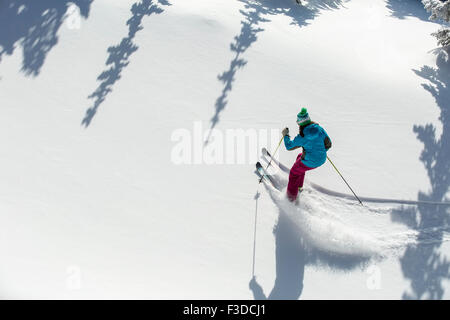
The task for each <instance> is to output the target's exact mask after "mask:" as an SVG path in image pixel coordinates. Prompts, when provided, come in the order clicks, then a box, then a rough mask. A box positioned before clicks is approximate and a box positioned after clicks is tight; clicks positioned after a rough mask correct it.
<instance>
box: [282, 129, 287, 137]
mask: <svg viewBox="0 0 450 320" xmlns="http://www.w3.org/2000/svg"><path fill="white" fill-rule="evenodd" d="M281 134H282V135H283V137H284V136H288V135H289V128H287V127H286V128H284V129H283V131H281Z"/></svg>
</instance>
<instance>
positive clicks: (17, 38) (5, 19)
mask: <svg viewBox="0 0 450 320" xmlns="http://www.w3.org/2000/svg"><path fill="white" fill-rule="evenodd" d="M92 1H93V0H2V1H0V62H1V60H2V57H3V55H12V54H13V53H14V51H15V50H16V48H17V47H18V46H19V45H20V47H21V48H22V51H23V62H22V71H23V72H24V73H25V74H26V75H27V76H34V77H36V76H37V75H39V73H40V71H41V68H42V66H43V65H44V62H45V59H46V57H47V54H48V53H49V52H50V50H51V49H52V48H53V47H54V46H55V45H56V44H57V43H58V36H57V34H58V30H59V29H60V27H61V26H62V25H63V23H64V20H65V19H66V18H67V13H68V8H69V7H70V6H71V5H72V6H73V5H75V6H76V8H77V10H78V11H79V15H80V16H81V17H84V18H88V16H89V11H90V7H91V3H92Z"/></svg>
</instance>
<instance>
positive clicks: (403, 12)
mask: <svg viewBox="0 0 450 320" xmlns="http://www.w3.org/2000/svg"><path fill="white" fill-rule="evenodd" d="M386 5H387V8H388V9H389V10H390V11H391V14H392V16H393V17H396V18H399V19H405V18H406V17H416V18H419V19H420V20H423V21H428V17H429V16H430V14H429V13H427V11H426V10H425V7H424V5H423V3H422V1H421V0H387V1H386Z"/></svg>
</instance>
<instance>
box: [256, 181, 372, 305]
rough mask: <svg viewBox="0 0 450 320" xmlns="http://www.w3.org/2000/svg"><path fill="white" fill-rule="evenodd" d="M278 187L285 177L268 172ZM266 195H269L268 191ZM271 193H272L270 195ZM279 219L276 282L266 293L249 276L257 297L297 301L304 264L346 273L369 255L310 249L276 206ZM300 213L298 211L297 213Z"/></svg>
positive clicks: (301, 284) (301, 288) (359, 264)
mask: <svg viewBox="0 0 450 320" xmlns="http://www.w3.org/2000/svg"><path fill="white" fill-rule="evenodd" d="M271 178H272V181H274V182H275V184H276V185H277V184H278V185H277V186H276V187H277V189H279V190H284V189H283V188H284V187H285V185H284V182H283V181H285V179H284V178H283V177H282V174H281V173H278V174H274V175H271ZM269 194H271V193H270V192H269ZM271 196H272V194H271ZM278 209H279V214H278V222H277V224H276V226H275V227H274V229H273V234H274V236H275V260H276V261H275V263H276V267H275V268H276V278H275V284H274V286H273V288H272V290H271V292H270V293H269V295H268V296H267V295H266V294H265V293H264V290H263V288H262V287H261V285H260V284H259V283H258V282H257V280H256V277H254V276H253V277H252V279H251V280H250V283H249V288H250V290H251V291H252V292H253V297H254V298H255V299H256V300H265V299H274V300H296V299H299V298H300V296H301V294H302V292H303V280H304V277H305V267H306V266H307V265H314V266H319V265H320V266H322V267H325V268H327V269H329V270H339V271H343V272H348V271H351V270H354V269H357V268H362V267H363V266H364V265H366V264H367V262H368V261H369V258H365V257H358V256H339V255H334V254H332V253H327V252H322V251H319V250H316V249H314V248H311V247H310V246H308V245H307V244H306V242H305V241H304V240H303V239H302V235H301V234H300V233H299V229H298V228H297V227H296V225H295V223H293V221H292V220H291V218H290V217H289V216H288V215H287V214H286V213H285V212H284V211H283V210H282V209H281V208H280V207H279V208H278ZM299 214H301V212H299Z"/></svg>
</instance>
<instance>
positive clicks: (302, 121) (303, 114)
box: [297, 108, 311, 126]
mask: <svg viewBox="0 0 450 320" xmlns="http://www.w3.org/2000/svg"><path fill="white" fill-rule="evenodd" d="M310 123H311V119H310V118H309V114H308V110H306V108H302V111H300V112H299V114H297V124H298V125H299V126H305V125H307V124H310Z"/></svg>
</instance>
